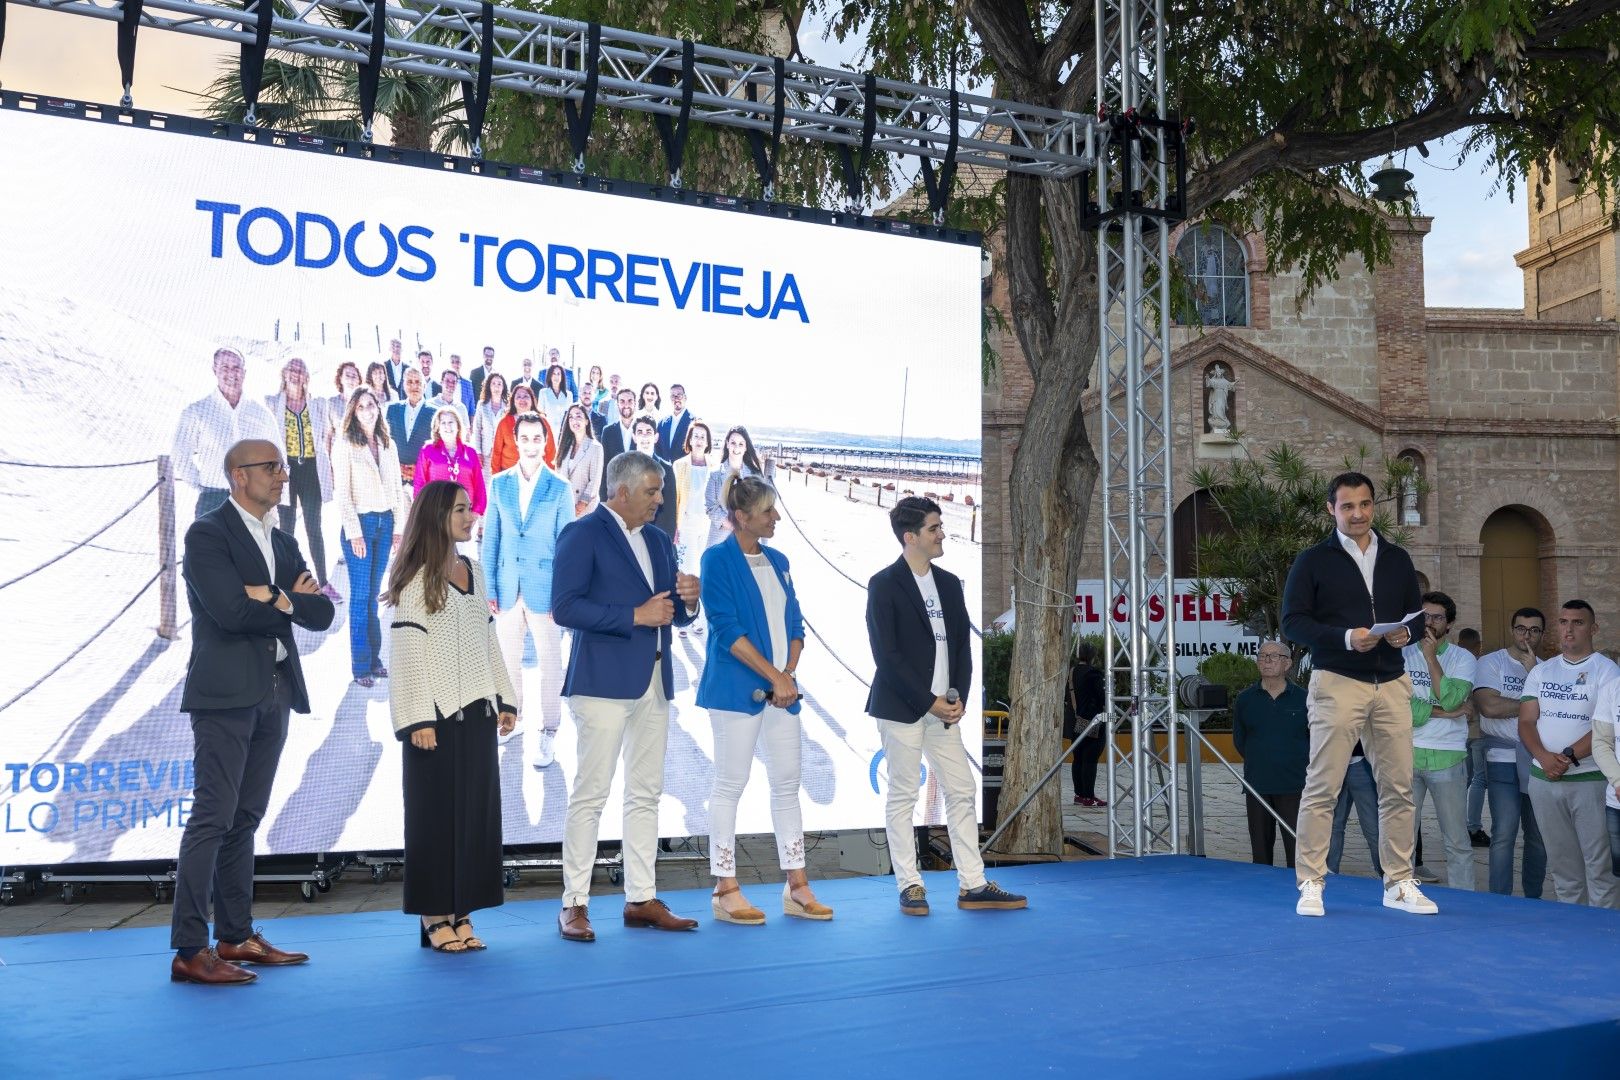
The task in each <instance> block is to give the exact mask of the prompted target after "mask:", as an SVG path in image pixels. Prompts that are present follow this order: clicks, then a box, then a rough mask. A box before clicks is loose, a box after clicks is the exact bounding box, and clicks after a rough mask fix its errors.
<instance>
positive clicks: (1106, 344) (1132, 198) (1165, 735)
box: [1089, 0, 1183, 856]
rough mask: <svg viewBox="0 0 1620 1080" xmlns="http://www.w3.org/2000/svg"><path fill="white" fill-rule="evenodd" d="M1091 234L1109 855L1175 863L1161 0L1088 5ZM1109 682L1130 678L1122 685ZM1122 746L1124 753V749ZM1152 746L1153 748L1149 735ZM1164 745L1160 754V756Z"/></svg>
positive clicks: (1168, 156)
mask: <svg viewBox="0 0 1620 1080" xmlns="http://www.w3.org/2000/svg"><path fill="white" fill-rule="evenodd" d="M1096 22H1097V45H1096V48H1097V101H1098V103H1099V108H1100V115H1101V116H1102V117H1103V119H1104V121H1105V123H1106V124H1107V127H1108V131H1107V136H1106V140H1105V142H1104V143H1103V144H1102V145H1100V146H1099V148H1098V150H1099V152H1098V159H1097V169H1096V199H1095V203H1094V204H1093V205H1092V206H1091V207H1090V208H1089V220H1090V222H1091V223H1092V224H1094V225H1096V226H1097V227H1098V232H1097V262H1098V281H1099V290H1098V292H1099V307H1098V317H1099V327H1098V329H1099V333H1100V336H1101V347H1100V349H1099V355H1098V359H1097V366H1098V374H1099V388H1100V390H1101V395H1100V401H1101V407H1100V409H1099V414H1100V416H1101V418H1102V423H1101V439H1100V441H1101V443H1102V446H1101V451H1102V452H1101V455H1100V457H1101V461H1102V511H1103V528H1102V536H1103V565H1104V570H1103V582H1104V585H1105V590H1106V591H1105V593H1104V596H1105V597H1106V599H1107V602H1108V603H1109V604H1110V606H1111V607H1112V605H1114V604H1116V603H1119V602H1120V598H1123V603H1124V604H1125V607H1126V612H1127V613H1128V616H1129V617H1128V619H1127V620H1126V621H1124V622H1116V621H1115V620H1114V619H1112V618H1106V617H1105V618H1104V619H1103V622H1104V624H1106V625H1107V626H1108V627H1109V628H1110V629H1109V632H1108V633H1107V634H1106V635H1105V641H1106V649H1105V655H1106V656H1107V667H1106V668H1105V671H1106V672H1107V677H1108V680H1109V687H1108V693H1109V720H1108V726H1109V738H1108V740H1107V753H1108V765H1109V769H1108V775H1109V789H1110V792H1111V797H1110V798H1109V800H1108V853H1109V855H1110V856H1115V855H1121V854H1126V855H1150V854H1159V853H1171V854H1179V853H1180V851H1181V833H1180V827H1179V826H1180V818H1181V813H1180V796H1179V793H1178V787H1177V771H1178V769H1177V766H1178V758H1179V755H1180V753H1181V747H1182V741H1181V739H1180V738H1178V735H1179V731H1178V718H1177V714H1176V696H1175V692H1176V687H1175V674H1176V671H1175V653H1176V650H1175V630H1174V626H1175V619H1174V618H1173V612H1172V608H1171V604H1172V602H1173V599H1174V595H1173V587H1174V579H1173V576H1172V570H1173V562H1172V558H1171V555H1172V553H1171V544H1172V539H1173V531H1172V529H1171V522H1172V513H1173V509H1174V506H1173V503H1172V493H1171V482H1172V479H1173V473H1172V471H1171V464H1170V448H1171V439H1170V397H1171V394H1170V391H1171V386H1170V340H1169V337H1170V267H1169V258H1170V253H1169V231H1170V223H1171V222H1172V221H1175V220H1179V218H1180V217H1181V216H1182V211H1181V205H1180V202H1181V192H1182V184H1181V180H1182V179H1183V170H1182V165H1181V160H1182V159H1181V137H1180V136H1181V131H1180V125H1179V123H1178V122H1177V121H1175V120H1173V119H1169V118H1167V117H1166V112H1167V108H1166V102H1165V96H1164V70H1165V65H1164V53H1165V44H1166V36H1167V26H1166V23H1165V10H1164V0H1097V20H1096ZM1117 671H1126V672H1128V673H1129V682H1128V685H1127V686H1125V687H1123V688H1122V687H1120V686H1119V683H1118V679H1117V678H1116V677H1115V673H1116V672H1117ZM1126 736H1129V739H1130V744H1129V747H1128V748H1126V747H1125V746H1124V745H1123V743H1124V739H1125V737H1126ZM1156 736H1158V737H1159V738H1156ZM1161 738H1162V747H1163V748H1162V749H1159V745H1160V739H1161Z"/></svg>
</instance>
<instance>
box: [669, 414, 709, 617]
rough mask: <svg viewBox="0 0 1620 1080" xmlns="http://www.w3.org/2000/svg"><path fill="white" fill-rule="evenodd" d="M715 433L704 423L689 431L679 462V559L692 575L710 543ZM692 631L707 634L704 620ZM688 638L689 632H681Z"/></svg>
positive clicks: (698, 421) (676, 545)
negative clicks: (708, 503)
mask: <svg viewBox="0 0 1620 1080" xmlns="http://www.w3.org/2000/svg"><path fill="white" fill-rule="evenodd" d="M713 443H714V433H713V432H711V431H710V430H709V425H708V424H705V423H704V422H703V421H702V420H695V421H693V422H692V423H691V424H689V425H687V428H686V442H685V450H686V453H685V454H683V455H682V456H681V457H680V458H679V459H677V460H676V462H675V466H674V471H675V557H676V558H677V559H678V560H679V561H680V564H681V569H682V570H683V571H685V572H686V573H688V574H694V573H697V572H698V571H699V569H700V568H701V565H702V560H703V552H704V549H705V548H707V546H708V541H709V513H708V507H707V506H706V505H705V504H704V501H703V500H704V497H705V495H706V493H707V492H708V490H709V474H710V473H711V472H713V471H714V465H713V464H712V463H711V462H712V460H713V458H712V448H713ZM691 631H692V633H694V634H701V633H703V620H702V619H701V618H700V619H696V620H694V621H693V623H692V626H691ZM681 634H682V635H683V636H684V635H685V634H686V631H685V630H682V631H681Z"/></svg>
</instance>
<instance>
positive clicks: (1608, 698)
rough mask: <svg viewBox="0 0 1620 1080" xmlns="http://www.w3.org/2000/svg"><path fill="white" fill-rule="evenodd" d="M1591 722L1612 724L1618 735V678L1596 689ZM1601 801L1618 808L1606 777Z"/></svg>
mask: <svg viewBox="0 0 1620 1080" xmlns="http://www.w3.org/2000/svg"><path fill="white" fill-rule="evenodd" d="M1592 723H1594V724H1612V725H1613V726H1614V733H1615V735H1617V736H1620V678H1616V679H1610V680H1609V681H1608V682H1606V683H1604V684H1603V689H1601V690H1599V691H1598V696H1597V701H1596V702H1594V703H1593V706H1592ZM1603 802H1604V803H1605V804H1606V805H1608V806H1611V807H1613V808H1614V809H1616V810H1620V798H1616V797H1615V794H1614V785H1613V784H1611V783H1609V782H1608V780H1607V779H1605V780H1604V782H1603Z"/></svg>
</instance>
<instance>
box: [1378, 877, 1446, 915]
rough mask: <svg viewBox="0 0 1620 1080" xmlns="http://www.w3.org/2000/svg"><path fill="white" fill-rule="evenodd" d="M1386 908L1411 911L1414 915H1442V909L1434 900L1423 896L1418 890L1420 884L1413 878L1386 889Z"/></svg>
mask: <svg viewBox="0 0 1620 1080" xmlns="http://www.w3.org/2000/svg"><path fill="white" fill-rule="evenodd" d="M1384 906H1385V907H1388V908H1399V909H1400V910H1401V911H1410V912H1411V913H1412V914H1414V915H1438V914H1440V908H1439V907H1438V906H1437V905H1436V904H1435V902H1434V901H1433V900H1430V899H1429V898H1428V897H1427V896H1424V895H1423V891H1422V890H1421V889H1419V888H1418V883H1417V882H1416V881H1415V880H1414V879H1412V878H1407V879H1406V880H1405V881H1397V882H1396V883H1395V884H1393V885H1391V886H1390V887H1389V888H1387V889H1385V890H1384Z"/></svg>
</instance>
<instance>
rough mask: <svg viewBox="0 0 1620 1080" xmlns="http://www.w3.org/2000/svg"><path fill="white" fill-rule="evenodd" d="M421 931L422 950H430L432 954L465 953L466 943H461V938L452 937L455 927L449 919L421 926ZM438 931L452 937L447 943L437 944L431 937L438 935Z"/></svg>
mask: <svg viewBox="0 0 1620 1080" xmlns="http://www.w3.org/2000/svg"><path fill="white" fill-rule="evenodd" d="M421 929H422V948H424V949H432V950H433V951H434V952H443V953H458V952H466V951H467V943H466V942H464V941H462V940H461V938H459V937H455V936H453V935H454V934H455V925H454V924H453V923H451V921H450V920H449V919H440V920H439V921H438V922H436V923H434V924H432V925H431V926H426V925H424V926H422V928H421ZM440 930H449V931H450V933H451V935H452V937H451V938H450V940H449V941H443V942H439V941H434V940H433V935H434V934H436V933H438V932H439V931H440Z"/></svg>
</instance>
